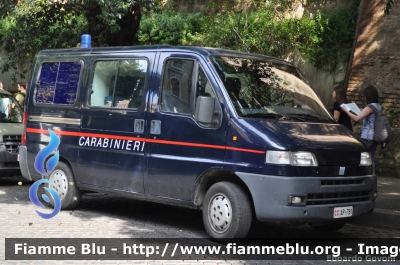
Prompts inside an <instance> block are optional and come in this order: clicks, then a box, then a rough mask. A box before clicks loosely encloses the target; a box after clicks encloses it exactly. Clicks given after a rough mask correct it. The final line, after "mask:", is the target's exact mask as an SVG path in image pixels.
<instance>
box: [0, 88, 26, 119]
mask: <svg viewBox="0 0 400 265" xmlns="http://www.w3.org/2000/svg"><path fill="white" fill-rule="evenodd" d="M13 103H14V106H15V107H14V108H12V104H13ZM17 104H18V103H17V101H15V100H13V99H12V98H11V96H10V95H8V94H3V93H0V123H5V122H6V123H9V122H17V123H20V122H22V113H21V111H20V107H19V105H18V106H16V105H17Z"/></svg>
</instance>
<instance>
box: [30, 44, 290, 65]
mask: <svg viewBox="0 0 400 265" xmlns="http://www.w3.org/2000/svg"><path fill="white" fill-rule="evenodd" d="M149 51H170V52H171V51H176V52H179V51H181V52H183V51H185V52H196V53H199V54H202V55H203V56H205V57H207V56H228V57H246V58H253V59H263V60H268V61H275V62H279V63H284V64H288V65H292V64H291V63H289V62H287V61H284V60H281V59H278V58H275V57H270V56H265V55H261V54H256V53H247V52H241V51H234V50H227V49H220V48H211V47H198V46H170V45H138V46H115V47H92V48H69V49H49V50H42V51H40V52H38V53H37V55H52V54H57V55H60V54H70V55H72V54H76V55H78V54H79V55H85V54H86V55H87V54H124V53H131V52H149Z"/></svg>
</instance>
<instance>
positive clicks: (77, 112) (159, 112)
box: [20, 46, 377, 241]
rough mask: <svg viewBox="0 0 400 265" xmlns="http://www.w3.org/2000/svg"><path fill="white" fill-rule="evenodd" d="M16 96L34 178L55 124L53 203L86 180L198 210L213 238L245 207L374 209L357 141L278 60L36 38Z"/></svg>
mask: <svg viewBox="0 0 400 265" xmlns="http://www.w3.org/2000/svg"><path fill="white" fill-rule="evenodd" d="M25 104H26V105H25V113H24V124H25V131H24V134H23V136H22V146H21V148H20V165H21V171H22V173H23V176H24V177H25V178H27V179H29V180H40V179H41V178H43V177H45V176H42V175H41V174H39V173H38V172H37V171H36V170H35V167H34V162H35V158H36V156H37V154H38V152H39V151H40V150H42V149H43V148H44V147H46V146H47V145H48V144H49V140H50V136H49V129H50V130H51V131H53V132H54V133H55V134H57V135H58V136H59V138H60V141H61V142H60V145H59V146H58V152H59V163H58V164H57V166H56V168H55V169H54V170H53V171H52V172H51V174H49V176H48V177H46V178H48V179H49V181H50V184H49V187H50V188H52V189H54V190H56V191H57V193H58V194H59V196H60V198H61V202H62V209H71V208H74V207H75V206H77V205H78V204H79V202H80V200H81V197H82V194H84V193H85V192H89V191H90V192H93V191H95V192H106V193H116V194H119V195H123V196H131V197H133V198H138V199H142V200H149V201H154V202H160V203H166V204H173V205H180V206H186V207H192V208H196V209H202V211H203V221H204V225H205V228H206V230H207V232H208V234H209V235H210V237H212V238H214V239H216V240H220V241H226V240H229V239H230V238H243V237H245V236H246V235H247V233H248V231H249V228H250V226H251V222H252V218H257V219H258V220H260V221H277V222H280V221H285V222H287V221H293V222H302V223H309V224H310V225H311V226H312V227H313V228H315V229H318V230H331V231H335V230H338V229H340V228H341V227H343V225H344V224H345V223H346V221H348V220H349V219H351V218H354V217H357V216H360V215H363V214H366V213H370V212H372V211H373V209H374V200H375V198H376V197H377V184H376V183H377V181H376V176H375V175H374V174H373V173H372V167H371V158H370V154H369V151H368V148H367V147H366V146H365V145H364V144H363V143H362V141H361V140H360V139H359V138H358V137H356V136H355V135H353V134H352V133H351V132H349V131H348V130H347V129H346V128H345V127H343V126H341V125H339V124H337V123H336V122H335V121H334V119H333V117H332V116H331V114H330V113H329V111H328V110H327V109H326V108H325V107H324V105H323V104H322V102H321V101H320V99H319V98H318V96H317V95H316V94H315V92H314V91H313V89H312V88H311V87H310V85H309V84H308V82H307V81H306V80H305V79H304V78H303V76H302V75H301V73H300V72H299V70H298V69H297V68H296V67H295V66H293V65H292V64H290V63H288V62H286V61H283V60H279V59H276V58H271V57H267V56H261V55H257V54H251V53H244V52H237V51H229V50H222V49H213V48H200V47H173V46H137V47H108V48H74V49H59V50H45V51H41V52H39V53H38V54H37V55H36V58H35V61H34V64H33V69H32V73H31V80H30V82H29V85H28V90H27V97H26V103H25ZM253 215H254V216H253Z"/></svg>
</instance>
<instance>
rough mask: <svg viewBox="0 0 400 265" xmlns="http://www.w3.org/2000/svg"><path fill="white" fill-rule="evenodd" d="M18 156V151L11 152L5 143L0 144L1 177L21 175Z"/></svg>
mask: <svg viewBox="0 0 400 265" xmlns="http://www.w3.org/2000/svg"><path fill="white" fill-rule="evenodd" d="M17 157H18V155H17V154H16V153H15V154H14V153H10V152H8V151H7V150H6V148H5V147H4V145H0V177H1V176H9V175H11V174H15V175H21V170H20V168H19V164H18V160H17Z"/></svg>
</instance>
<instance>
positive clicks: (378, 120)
mask: <svg viewBox="0 0 400 265" xmlns="http://www.w3.org/2000/svg"><path fill="white" fill-rule="evenodd" d="M367 107H370V108H371V109H372V110H373V111H374V112H375V127H374V140H375V142H377V143H380V144H383V145H382V146H383V147H384V146H386V144H388V143H389V142H390V139H391V138H392V128H390V124H389V120H388V118H387V116H386V115H385V114H383V112H382V110H380V111H378V110H377V109H376V108H375V107H374V106H373V105H372V104H368V105H367Z"/></svg>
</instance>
